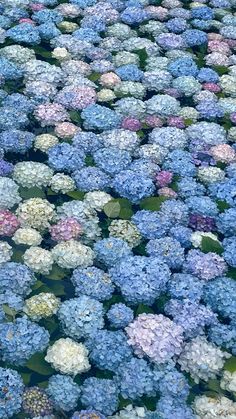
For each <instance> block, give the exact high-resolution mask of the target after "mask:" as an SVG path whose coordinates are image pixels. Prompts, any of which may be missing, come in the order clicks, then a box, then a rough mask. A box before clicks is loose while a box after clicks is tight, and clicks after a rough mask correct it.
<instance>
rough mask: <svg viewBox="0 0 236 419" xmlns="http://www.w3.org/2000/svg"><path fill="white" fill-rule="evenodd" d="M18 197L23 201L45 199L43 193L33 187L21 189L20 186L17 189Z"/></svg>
mask: <svg viewBox="0 0 236 419" xmlns="http://www.w3.org/2000/svg"><path fill="white" fill-rule="evenodd" d="M19 193H20V196H21V197H22V198H23V199H30V198H45V193H44V192H43V190H42V189H40V188H37V187H34V188H23V187H22V186H21V187H20V188H19Z"/></svg>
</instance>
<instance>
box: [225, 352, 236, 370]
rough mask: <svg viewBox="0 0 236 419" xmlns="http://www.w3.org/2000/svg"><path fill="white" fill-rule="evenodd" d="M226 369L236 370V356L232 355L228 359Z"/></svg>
mask: <svg viewBox="0 0 236 419" xmlns="http://www.w3.org/2000/svg"><path fill="white" fill-rule="evenodd" d="M224 369H225V370H226V371H229V372H235V371H236V356H231V358H229V359H227V361H226V362H225V365H224Z"/></svg>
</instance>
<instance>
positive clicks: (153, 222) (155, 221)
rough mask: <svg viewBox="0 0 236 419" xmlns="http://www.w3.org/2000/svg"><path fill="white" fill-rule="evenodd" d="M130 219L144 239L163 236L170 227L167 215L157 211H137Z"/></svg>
mask: <svg viewBox="0 0 236 419" xmlns="http://www.w3.org/2000/svg"><path fill="white" fill-rule="evenodd" d="M131 220H132V221H133V223H134V224H135V225H136V226H137V227H138V229H139V231H140V233H141V234H142V236H143V237H144V238H145V239H158V238H160V237H163V236H165V234H166V233H167V232H168V230H169V228H170V227H171V221H170V220H169V219H168V217H167V216H166V215H165V214H163V213H160V212H158V211H146V210H142V211H137V212H136V213H135V214H134V215H133V217H132V219H131Z"/></svg>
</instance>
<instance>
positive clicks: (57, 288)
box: [50, 282, 66, 297]
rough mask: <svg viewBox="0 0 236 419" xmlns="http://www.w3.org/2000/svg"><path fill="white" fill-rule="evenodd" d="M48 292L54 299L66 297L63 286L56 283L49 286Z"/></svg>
mask: <svg viewBox="0 0 236 419" xmlns="http://www.w3.org/2000/svg"><path fill="white" fill-rule="evenodd" d="M50 290H51V292H53V294H54V295H55V296H56V297H62V296H63V295H66V293H65V288H64V285H63V284H59V283H58V282H55V285H50Z"/></svg>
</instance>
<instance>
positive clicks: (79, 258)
mask: <svg viewBox="0 0 236 419" xmlns="http://www.w3.org/2000/svg"><path fill="white" fill-rule="evenodd" d="M51 252H52V256H53V258H54V261H55V262H56V263H57V264H58V265H59V266H60V267H61V268H66V269H75V268H77V267H78V266H82V267H84V268H86V267H87V266H91V265H92V264H93V259H94V252H93V250H92V249H91V248H90V247H88V246H85V245H83V244H81V243H79V242H77V241H76V240H73V239H72V240H68V241H66V242H61V243H58V244H57V245H56V246H55V247H53V249H52V251H51Z"/></svg>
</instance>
